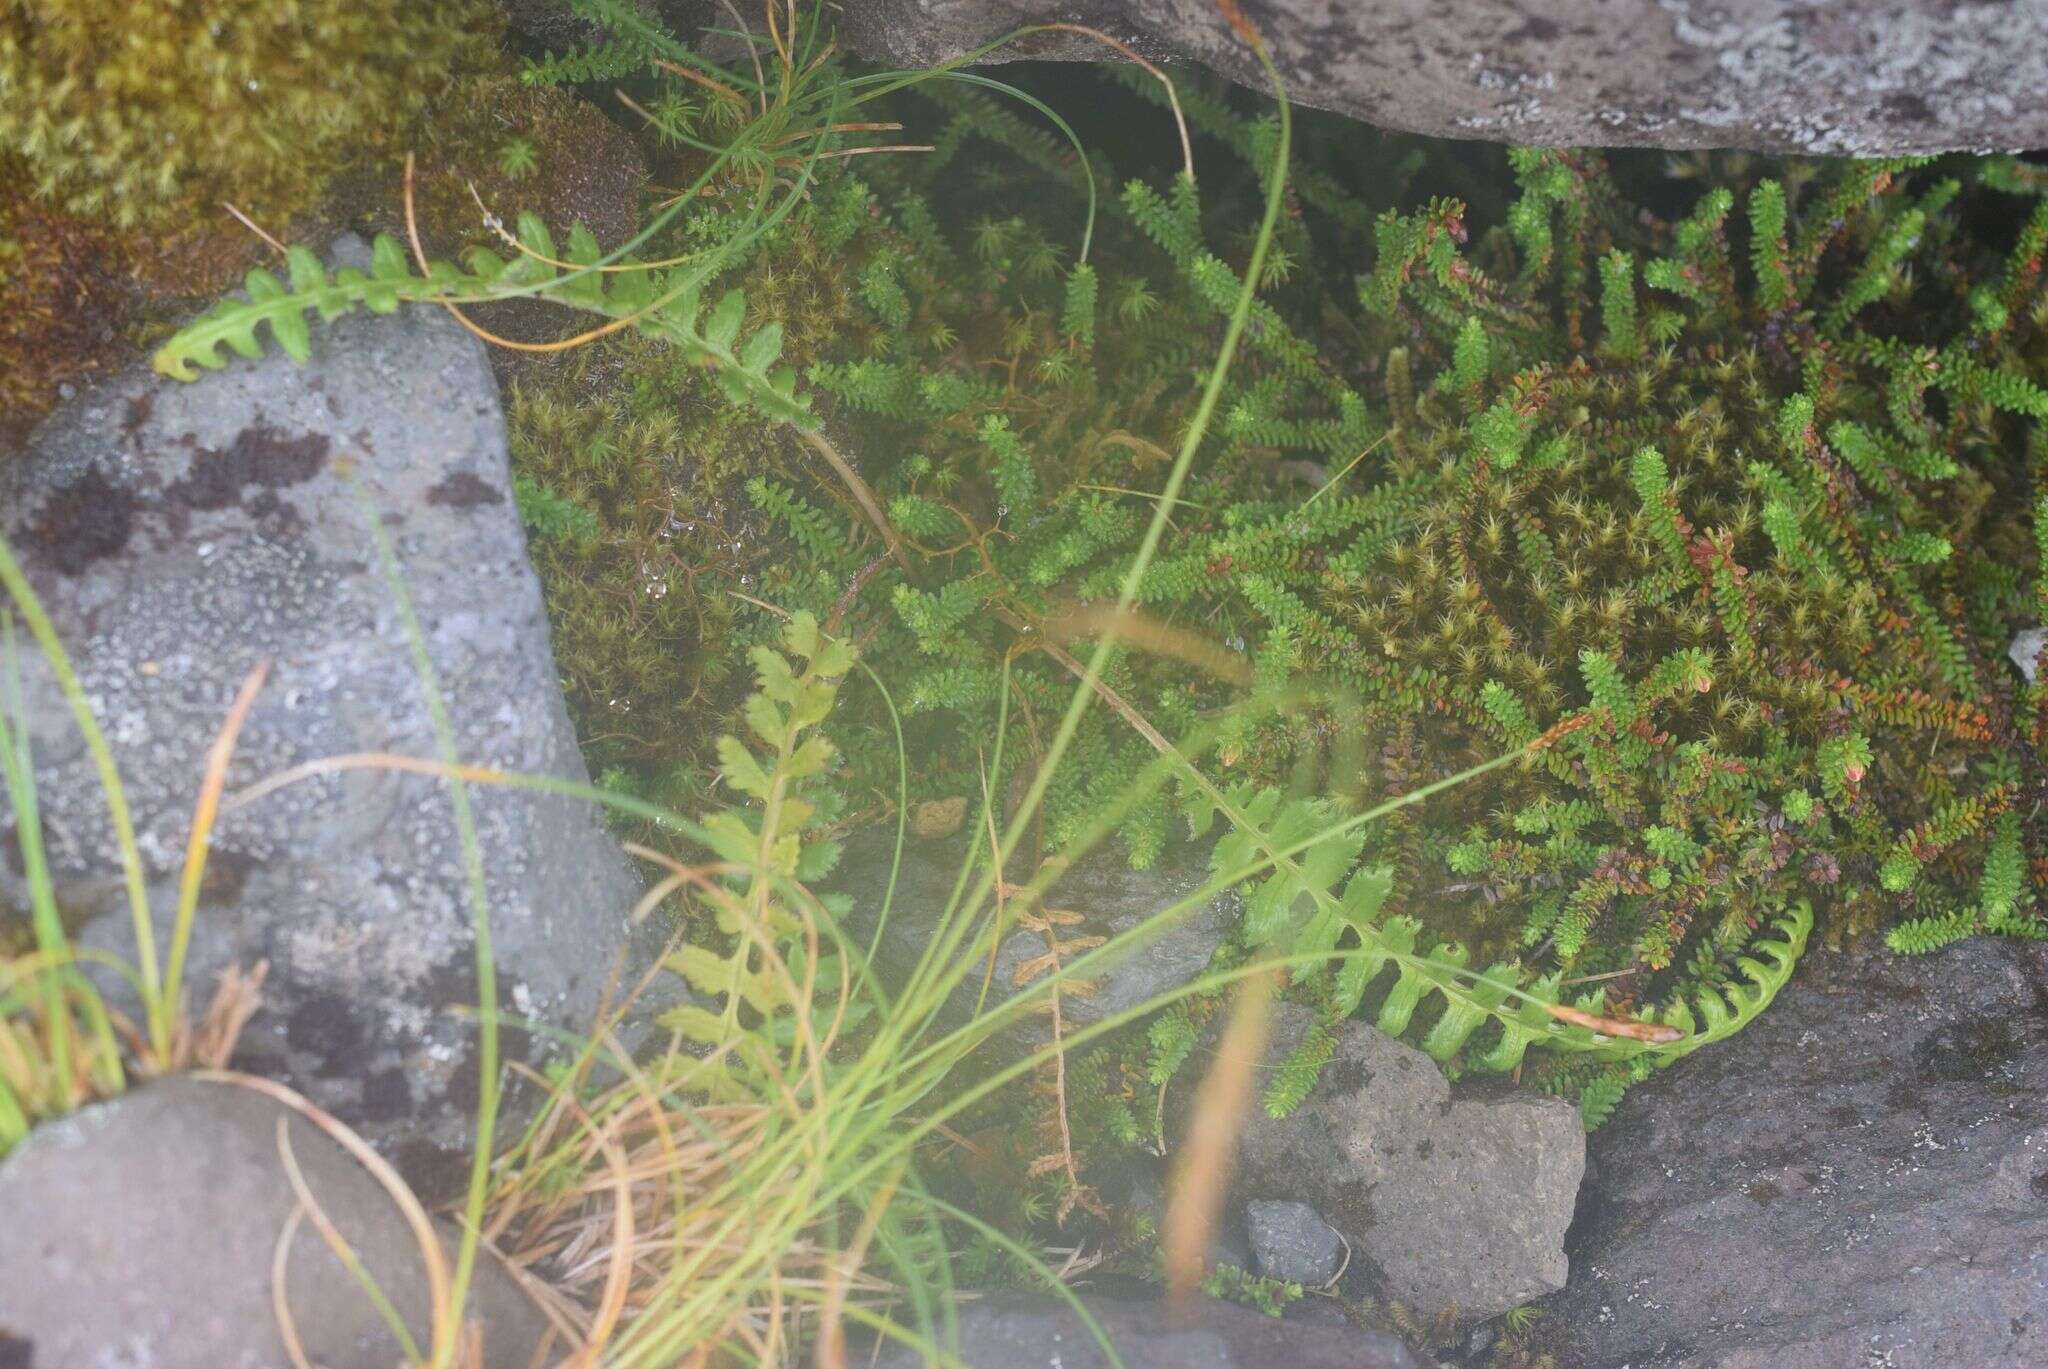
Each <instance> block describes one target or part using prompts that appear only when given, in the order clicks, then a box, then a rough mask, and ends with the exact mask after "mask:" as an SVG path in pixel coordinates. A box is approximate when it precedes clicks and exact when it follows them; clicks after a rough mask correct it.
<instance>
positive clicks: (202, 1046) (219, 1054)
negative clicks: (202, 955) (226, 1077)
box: [179, 960, 270, 1070]
mask: <svg viewBox="0 0 2048 1369" xmlns="http://www.w3.org/2000/svg"><path fill="white" fill-rule="evenodd" d="M269 975H270V962H269V961H267V960H259V961H257V962H256V968H255V969H253V970H251V971H249V972H248V973H247V974H244V973H242V967H241V966H239V965H230V966H228V967H227V968H226V969H225V970H222V971H221V972H220V978H219V979H218V980H216V981H215V982H214V987H213V1001H212V1002H211V1003H209V1004H207V1005H206V1016H204V1017H202V1018H201V1019H200V1020H199V1026H198V1028H197V1029H196V1030H195V1031H193V1032H191V1033H190V1034H189V1035H188V1034H187V1033H184V1032H180V1033H179V1039H180V1046H181V1048H180V1051H179V1067H180V1068H190V1067H193V1066H197V1067H198V1068H200V1069H209V1070H220V1069H226V1068H227V1065H228V1059H229V1057H230V1056H232V1055H233V1054H234V1053H235V1043H236V1042H238V1041H240V1040H241V1039H242V1028H244V1027H246V1026H248V1025H249V1019H250V1018H252V1017H254V1016H255V1015H256V1013H257V1011H258V1010H259V1009H261V1008H262V1007H263V981H264V980H265V979H266V978H268V977H269Z"/></svg>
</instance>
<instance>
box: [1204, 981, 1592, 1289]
mask: <svg viewBox="0 0 2048 1369" xmlns="http://www.w3.org/2000/svg"><path fill="white" fill-rule="evenodd" d="M1314 1022H1315V1017H1314V1014H1312V1013H1310V1012H1309V1011H1308V1010H1307V1009H1304V1008H1300V1007H1297V1006H1294V1005H1291V1004H1283V1005H1281V1006H1280V1007H1278V1008H1276V1009H1275V1010H1274V1021H1273V1038H1272V1043H1271V1045H1270V1046H1269V1048H1268V1055H1267V1060H1266V1062H1265V1064H1266V1069H1267V1070H1269V1071H1270V1070H1271V1069H1277V1068H1278V1067H1279V1065H1280V1063H1281V1062H1282V1061H1283V1060H1285V1059H1286V1057H1287V1055H1288V1054H1289V1053H1290V1052H1291V1051H1292V1050H1293V1049H1294V1047H1295V1046H1296V1045H1297V1044H1298V1043H1299V1042H1300V1041H1301V1040H1302V1038H1303V1037H1304V1036H1305V1035H1306V1034H1307V1033H1308V1031H1309V1028H1310V1027H1311V1026H1313V1025H1314ZM1335 1036H1336V1049H1335V1053H1334V1054H1333V1055H1332V1057H1331V1059H1330V1063H1329V1064H1328V1065H1326V1066H1325V1067H1324V1068H1323V1072H1322V1077H1321V1079H1320V1080H1319V1081H1318V1082H1317V1084H1316V1087H1315V1089H1314V1091H1313V1092H1311V1093H1310V1094H1309V1096H1308V1098H1307V1099H1306V1100H1305V1101H1304V1102H1303V1103H1302V1104H1301V1106H1300V1107H1298V1108H1296V1109H1295V1110H1294V1111H1293V1112H1291V1113H1289V1114H1288V1115H1287V1116H1285V1117H1278V1118H1275V1117H1269V1116H1267V1115H1266V1114H1265V1112H1264V1111H1262V1110H1254V1112H1253V1113H1252V1115H1251V1116H1250V1117H1249V1118H1248V1119H1247V1121H1246V1122H1245V1126H1244V1133H1243V1138H1242V1140H1241V1142H1240V1144H1239V1149H1238V1159H1237V1178H1236V1182H1235V1191H1236V1194H1237V1196H1238V1197H1240V1198H1242V1199H1247V1200H1250V1201H1251V1202H1253V1203H1255V1204H1256V1203H1259V1202H1262V1201H1265V1202H1275V1201H1277V1202H1298V1203H1303V1204H1306V1205H1308V1206H1309V1207H1311V1208H1313V1209H1314V1210H1315V1212H1316V1213H1317V1214H1318V1215H1319V1216H1320V1217H1321V1218H1322V1220H1324V1221H1326V1222H1328V1223H1329V1224H1330V1225H1331V1226H1332V1227H1334V1228H1336V1230H1337V1231H1339V1232H1341V1233H1342V1234H1343V1236H1344V1239H1345V1240H1347V1241H1348V1242H1350V1245H1351V1250H1352V1259H1353V1263H1354V1267H1357V1266H1358V1265H1359V1264H1360V1263H1361V1262H1362V1264H1363V1267H1364V1270H1365V1271H1366V1272H1367V1273H1369V1274H1370V1275H1371V1278H1372V1282H1373V1284H1374V1286H1375V1287H1376V1288H1377V1289H1378V1290H1379V1291H1381V1292H1383V1293H1384V1294H1385V1295H1387V1296H1390V1297H1393V1298H1395V1299H1397V1300H1399V1301H1400V1302H1401V1303H1402V1304H1403V1305H1405V1306H1406V1307H1407V1308H1408V1309H1409V1310H1410V1311H1411V1312H1414V1313H1416V1314H1417V1315H1419V1316H1422V1317H1425V1318H1427V1317H1431V1316H1434V1315H1436V1314H1438V1313H1439V1312H1442V1311H1444V1310H1446V1309H1455V1310H1456V1312H1457V1314H1458V1315H1459V1316H1460V1317H1461V1318H1464V1319H1467V1320H1475V1319H1483V1318H1486V1317H1493V1316H1498V1315H1499V1314H1501V1313H1502V1312H1505V1311H1507V1310H1508V1309H1509V1308H1511V1307H1515V1306H1518V1305H1520V1304H1522V1303H1525V1302H1529V1301H1531V1300H1533V1299H1536V1298H1539V1297H1542V1296H1543V1295H1544V1294H1546V1293H1554V1292H1556V1291H1557V1290H1558V1289H1560V1288H1562V1287H1564V1283H1565V1274H1566V1270H1567V1266H1566V1262H1565V1252H1564V1236H1565V1231H1566V1229H1567V1228H1568V1227H1569V1226H1570V1225H1571V1219H1572V1207H1573V1203H1574V1201H1575V1200H1576V1198H1577V1196H1578V1191H1579V1179H1580V1177H1581V1176H1582V1175H1583V1174H1584V1172H1585V1159H1586V1137H1585V1131H1584V1128H1583V1127H1582V1126H1581V1125H1580V1122H1579V1110H1578V1108H1577V1107H1576V1106H1575V1105H1574V1104H1571V1103H1567V1102H1565V1101H1563V1100H1562V1099H1559V1098H1553V1097H1549V1096H1547V1095H1544V1094H1537V1093H1529V1092H1523V1091H1519V1090H1513V1089H1506V1088H1499V1087H1495V1088H1490V1089H1487V1090H1484V1091H1478V1090H1469V1091H1463V1092H1456V1093H1454V1092H1453V1090H1452V1088H1451V1085H1450V1083H1449V1081H1448V1080H1446V1079H1445V1078H1444V1075H1443V1071H1442V1070H1440V1069H1438V1068H1437V1066H1436V1063H1435V1062H1434V1061H1432V1060H1431V1059H1430V1058H1429V1057H1428V1056H1426V1055H1424V1054H1423V1053H1422V1052H1421V1051H1418V1050H1416V1049H1414V1048H1413V1047H1410V1046H1407V1045H1404V1044H1402V1043H1401V1042H1399V1041H1396V1040H1394V1039H1393V1038H1392V1037H1389V1036H1387V1035H1386V1034H1385V1033H1383V1032H1381V1031H1379V1030H1377V1029H1376V1028H1374V1027H1371V1026H1369V1025H1367V1024H1366V1023H1363V1022H1358V1021H1348V1022H1345V1023H1343V1024H1341V1025H1340V1026H1339V1027H1338V1028H1337V1029H1336V1032H1335ZM1192 1092H1193V1091H1192V1089H1180V1090H1178V1094H1177V1101H1178V1103H1179V1105H1180V1107H1181V1108H1182V1110H1183V1111H1184V1110H1185V1107H1186V1104H1187V1099H1188V1097H1189V1096H1190V1095H1191V1094H1192ZM1173 1097H1174V1096H1173V1095H1170V1103H1169V1106H1171V1105H1172V1101H1171V1100H1172V1099H1173ZM1253 1239H1254V1241H1256V1239H1257V1233H1256V1230H1254V1233H1253Z"/></svg>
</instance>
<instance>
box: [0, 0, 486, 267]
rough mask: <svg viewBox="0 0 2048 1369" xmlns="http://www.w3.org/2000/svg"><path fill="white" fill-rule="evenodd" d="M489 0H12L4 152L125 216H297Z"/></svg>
mask: <svg viewBox="0 0 2048 1369" xmlns="http://www.w3.org/2000/svg"><path fill="white" fill-rule="evenodd" d="M495 31H496V18H495V11H494V10H493V9H492V8H491V6H490V5H489V4H488V3H486V0H432V2H431V3H422V0H310V2H309V3H305V4H298V5H278V4H273V3H270V2H269V0H182V3H176V4H172V3H164V4H144V5H135V4H127V3H123V0H33V2H31V0H5V3H0V149H4V150H7V151H9V152H11V153H13V154H14V155H15V156H17V157H19V158H21V159H22V161H23V162H24V163H25V164H26V166H27V168H28V172H29V176H30V178H31V179H32V181H33V183H34V185H35V188H36V190H37V192H38V193H39V194H40V195H42V196H45V197H47V198H49V199H51V200H53V201H54V202H56V203H58V204H60V205H62V206H63V207H64V208H65V209H66V210H67V211H69V212H71V213H73V214H77V215H81V216H85V217H89V218H92V219H95V220H97V221H100V222H105V223H110V224H113V225H116V226H119V227H124V228H125V227H131V226H135V225H144V224H146V225H151V226H156V227H171V228H176V227H179V226H181V225H183V224H186V223H189V222H192V221H194V220H196V219H200V218H206V217H210V216H211V210H212V208H213V206H214V205H215V204H216V203H217V202H218V201H221V200H231V201H234V202H235V203H236V204H238V205H240V206H241V207H242V208H243V209H244V210H246V211H248V212H250V213H252V214H255V215H257V216H258V217H259V219H261V218H271V219H285V218H289V217H291V216H292V215H293V214H294V213H296V212H297V211H298V210H300V209H302V208H304V207H305V206H307V205H309V204H311V203H312V202H314V201H315V200H317V199H318V198H319V196H320V194H321V193H322V191H323V190H324V188H325V184H326V180H327V178H328V177H329V176H330V175H332V174H333V173H334V172H335V171H336V170H338V169H339V168H340V166H341V165H342V164H343V163H344V162H345V161H347V160H349V159H351V158H354V157H359V156H361V155H363V154H364V153H365V152H366V151H368V150H370V149H373V148H376V149H383V150H386V151H389V150H391V149H393V148H395V147H396V146H397V145H398V144H397V138H398V137H399V135H400V134H401V133H403V132H404V131H405V130H406V129H407V128H408V126H409V124H410V122H411V120H412V119H413V118H415V117H416V116H417V115H418V114H419V113H420V112H421V111H422V110H423V109H424V108H425V107H426V106H427V103H428V101H429V100H430V99H431V97H432V96H433V94H434V93H435V91H436V90H437V89H438V88H439V87H440V86H441V85H442V83H443V82H444V81H445V80H446V79H447V77H448V76H449V74H450V73H451V72H452V71H455V70H458V69H461V68H463V67H465V66H467V65H470V64H473V63H475V62H476V61H477V60H478V59H479V58H480V57H482V56H483V55H484V54H485V53H487V52H488V50H489V47H490V44H491V42H492V40H493V39H494V38H495Z"/></svg>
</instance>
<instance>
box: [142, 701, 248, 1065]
mask: <svg viewBox="0 0 2048 1369" xmlns="http://www.w3.org/2000/svg"><path fill="white" fill-rule="evenodd" d="M269 676H270V663H269V662H268V661H262V662H259V663H258V664H257V666H256V668H255V669H254V670H251V671H250V672H249V674H248V676H247V677H246V678H245V679H243V681H242V687H241V688H240V689H238V690H236V691H235V699H234V702H233V703H232V704H230V705H229V706H228V716H227V718H226V720H225V721H223V722H222V723H221V728H220V732H219V733H218V734H217V735H216V736H215V737H214V739H213V745H212V746H211V747H209V748H208V749H207V752H206V770H205V772H204V774H203V775H202V777H201V779H200V783H199V798H198V799H197V801H196V802H195V803H194V804H193V806H192V831H191V834H190V835H189V836H187V837H186V839H185V865H184V868H183V870H182V871H181V872H180V874H179V878H178V910H177V918H176V921H175V922H174V923H173V926H172V931H171V947H170V955H169V957H168V959H167V961H166V965H165V970H164V984H165V985H166V986H167V987H168V988H170V989H171V990H172V991H174V992H176V993H177V995H178V997H179V1000H180V1001H179V1002H177V1003H174V1004H172V1005H171V1010H172V1012H173V1014H175V1015H179V1016H182V1015H183V1013H184V1010H185V1005H184V1002H183V998H184V988H183V980H184V971H185V950H186V946H187V944H188V942H189V939H190V936H191V930H192V919H193V916H194V914H195V913H196V911H197V909H198V907H199V891H200V887H201V886H202V885H203V884H204V883H205V880H206V856H207V852H208V851H209V850H210V849H211V848H212V845H213V826H214V823H215V822H216V821H217V820H218V818H219V816H220V796H221V790H222V789H224V788H226V787H227V779H228V765H229V763H230V762H231V761H233V760H234V756H235V741H236V739H237V738H238V737H240V736H241V734H242V725H243V724H244V723H245V722H247V721H248V719H249V710H250V709H251V708H254V707H255V706H256V696H257V695H258V694H260V693H262V692H263V682H264V681H265V680H266V679H268V678H269ZM155 1064H156V1065H157V1067H158V1068H161V1069H171V1068H175V1067H176V1060H175V1058H173V1059H167V1060H159V1061H156V1062H155Z"/></svg>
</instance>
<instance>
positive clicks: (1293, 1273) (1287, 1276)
mask: <svg viewBox="0 0 2048 1369" xmlns="http://www.w3.org/2000/svg"><path fill="white" fill-rule="evenodd" d="M1244 1225H1245V1230H1246V1231H1247V1232H1249V1233H1250V1234H1251V1242H1252V1258H1253V1259H1254V1260H1255V1261H1257V1266H1258V1267H1257V1272H1258V1273H1259V1274H1261V1275H1263V1276H1265V1277H1266V1278H1269V1279H1284V1280H1286V1281H1287V1282H1289V1283H1298V1284H1301V1285H1302V1286H1303V1287H1305V1288H1321V1287H1322V1286H1323V1285H1324V1284H1326V1283H1328V1282H1329V1281H1330V1280H1332V1279H1334V1278H1336V1277H1337V1273H1338V1271H1339V1270H1341V1269H1343V1267H1344V1238H1343V1237H1342V1236H1339V1235H1338V1234H1337V1233H1336V1231H1335V1230H1334V1229H1333V1228H1332V1227H1331V1226H1330V1224H1329V1223H1328V1222H1326V1221H1324V1220H1323V1217H1322V1214H1321V1213H1319V1212H1317V1211H1316V1210H1315V1209H1314V1208H1312V1207H1310V1206H1309V1205H1308V1204H1307V1203H1278V1202H1270V1201H1268V1202H1255V1203H1246V1204H1245V1208H1244Z"/></svg>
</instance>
